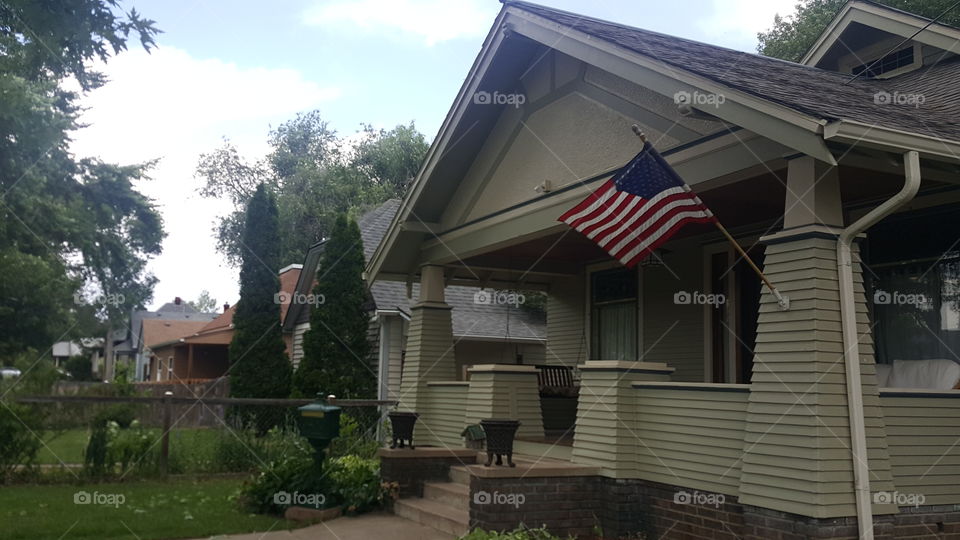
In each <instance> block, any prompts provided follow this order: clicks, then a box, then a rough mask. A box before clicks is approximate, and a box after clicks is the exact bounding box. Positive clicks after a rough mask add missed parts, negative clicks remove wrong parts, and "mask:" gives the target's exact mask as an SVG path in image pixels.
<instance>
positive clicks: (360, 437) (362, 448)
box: [328, 411, 380, 458]
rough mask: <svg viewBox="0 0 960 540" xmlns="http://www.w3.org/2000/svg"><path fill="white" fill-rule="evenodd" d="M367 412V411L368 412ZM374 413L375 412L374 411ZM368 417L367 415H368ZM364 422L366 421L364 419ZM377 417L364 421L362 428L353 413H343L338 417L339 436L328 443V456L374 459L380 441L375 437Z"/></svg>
mask: <svg viewBox="0 0 960 540" xmlns="http://www.w3.org/2000/svg"><path fill="white" fill-rule="evenodd" d="M368 412H369V411H368ZM374 412H376V411H374ZM368 416H369V415H368ZM364 420H368V419H366V418H364ZM378 420H379V417H377V418H375V419H373V420H372V421H366V422H365V424H366V425H367V426H368V427H366V428H365V427H364V425H363V424H361V422H360V421H358V420H357V418H356V417H355V416H354V414H353V412H352V411H351V412H349V413H348V412H346V411H344V412H343V414H341V415H340V435H338V436H337V438H336V439H334V440H333V441H331V442H330V447H329V451H328V453H329V455H330V457H332V458H335V457H341V456H349V455H356V456H360V457H362V458H374V457H376V456H377V450H379V449H380V441H378V440H377V437H376V424H377V421H378Z"/></svg>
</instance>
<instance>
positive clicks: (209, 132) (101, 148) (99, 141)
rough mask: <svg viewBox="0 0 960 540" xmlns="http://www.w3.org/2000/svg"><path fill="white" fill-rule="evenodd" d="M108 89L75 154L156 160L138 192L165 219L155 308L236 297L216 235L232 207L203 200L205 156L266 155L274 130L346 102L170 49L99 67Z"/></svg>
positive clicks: (271, 75) (156, 264) (87, 119)
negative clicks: (200, 174) (231, 147)
mask: <svg viewBox="0 0 960 540" xmlns="http://www.w3.org/2000/svg"><path fill="white" fill-rule="evenodd" d="M99 69H100V70H101V71H103V72H104V73H106V75H107V76H108V77H109V79H110V82H109V83H107V84H106V85H105V86H104V87H102V88H99V89H97V90H95V91H93V92H91V93H90V94H89V95H87V96H84V98H83V100H82V102H81V103H82V105H83V106H84V107H86V110H85V111H84V113H83V116H82V118H81V120H82V121H83V122H84V123H86V124H89V127H86V128H84V129H81V130H80V131H78V132H77V133H76V134H75V136H74V141H73V143H72V145H71V149H72V150H73V151H74V153H76V154H77V155H78V156H81V157H84V156H93V157H99V158H101V159H103V160H105V161H108V162H114V163H121V164H130V163H140V162H144V161H147V160H151V159H159V160H160V161H159V163H158V165H157V166H156V168H155V169H154V170H153V171H152V173H151V176H152V177H153V179H152V180H149V181H145V182H143V183H142V184H140V185H139V186H138V188H139V189H140V190H141V192H143V193H145V194H146V195H148V196H150V197H152V198H153V199H154V200H155V201H156V202H157V204H158V206H159V207H160V211H161V212H162V214H163V218H164V225H165V228H166V231H167V233H168V236H167V238H166V239H165V240H164V244H163V248H164V249H163V254H162V255H160V256H159V257H158V258H157V259H155V260H153V261H151V263H150V265H149V267H148V268H149V270H150V271H151V272H153V273H154V274H155V275H156V276H157V277H158V278H159V279H160V283H159V284H158V285H157V288H156V290H155V292H154V302H153V305H154V306H156V305H159V304H162V303H163V302H166V301H170V300H171V299H172V298H173V297H175V296H181V297H183V298H184V299H193V298H196V296H197V295H198V294H199V292H200V291H201V290H203V289H207V290H209V291H210V292H211V293H212V295H213V296H214V297H215V298H217V299H218V300H219V301H220V302H221V303H222V302H223V301H229V302H231V303H233V302H234V301H236V299H237V274H236V271H235V270H234V269H231V268H227V267H226V266H224V265H223V260H222V257H221V256H220V255H219V254H218V253H217V252H216V249H215V244H214V239H213V237H212V234H211V230H212V227H213V221H214V218H215V217H216V216H217V215H220V214H223V213H225V212H227V211H228V210H229V209H230V205H229V204H228V203H227V202H226V201H212V200H208V199H202V198H200V197H199V196H198V195H197V194H196V190H197V187H199V185H200V180H197V179H195V178H194V177H193V172H194V168H195V167H196V164H197V159H198V158H199V155H200V154H201V153H203V152H208V151H211V150H213V149H214V148H216V147H217V146H219V144H220V143H221V139H222V137H224V136H228V137H229V138H230V139H231V141H233V142H234V143H235V144H236V145H237V146H238V147H239V148H240V150H241V152H242V153H243V154H244V155H254V156H257V155H263V154H264V153H265V152H266V150H267V148H266V142H265V141H266V136H267V130H268V126H269V125H271V124H272V125H274V126H276V125H277V124H279V123H280V122H283V121H284V120H286V119H288V118H291V117H292V116H293V115H294V114H295V113H297V112H300V111H304V110H309V109H313V108H317V107H320V106H322V105H324V104H326V103H328V102H330V101H331V100H335V99H336V98H337V97H338V96H339V95H340V90H338V89H337V88H336V87H333V86H323V85H320V84H318V83H316V82H313V81H308V80H306V79H305V78H304V77H303V76H302V74H301V73H299V72H298V71H296V70H291V69H267V68H261V67H241V66H238V65H236V64H232V63H228V62H223V61H221V60H217V59H200V58H194V57H192V56H191V55H190V54H188V53H187V52H185V51H183V50H180V49H177V48H174V47H161V48H159V49H156V50H154V51H153V52H152V53H151V54H147V53H146V52H144V51H142V50H130V51H127V52H124V53H121V54H120V55H118V56H116V57H114V58H113V59H112V60H111V61H110V62H109V64H107V65H105V66H99Z"/></svg>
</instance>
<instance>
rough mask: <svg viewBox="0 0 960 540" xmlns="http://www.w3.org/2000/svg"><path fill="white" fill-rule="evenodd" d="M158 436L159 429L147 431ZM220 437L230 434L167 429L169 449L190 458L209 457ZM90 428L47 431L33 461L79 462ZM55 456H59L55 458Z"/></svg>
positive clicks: (210, 430) (81, 461) (211, 430)
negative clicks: (43, 443) (43, 444)
mask: <svg viewBox="0 0 960 540" xmlns="http://www.w3.org/2000/svg"><path fill="white" fill-rule="evenodd" d="M150 431H151V432H152V433H153V434H154V435H157V436H159V435H160V433H161V430H160V429H159V428H155V429H151V430H150ZM221 436H230V434H229V433H223V432H222V430H217V429H203V428H184V429H174V430H173V431H171V432H170V452H171V454H175V455H176V454H179V455H180V456H183V457H185V458H187V457H188V458H189V459H191V460H199V459H204V458H206V459H213V452H214V447H215V445H216V441H217V439H218V438H219V437H221ZM89 439H90V431H89V430H87V429H69V430H66V431H63V432H59V433H48V434H47V435H46V437H44V442H45V443H46V446H45V447H41V448H40V452H39V453H38V454H37V463H40V464H41V465H59V464H60V462H61V460H62V461H63V463H67V464H71V463H83V452H84V450H85V449H86V448H87V441H88V440H89ZM58 458H59V459H58Z"/></svg>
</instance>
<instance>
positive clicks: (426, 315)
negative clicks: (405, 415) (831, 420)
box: [398, 266, 457, 411]
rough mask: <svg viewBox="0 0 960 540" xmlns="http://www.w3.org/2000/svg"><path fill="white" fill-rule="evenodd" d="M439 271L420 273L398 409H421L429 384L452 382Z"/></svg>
mask: <svg viewBox="0 0 960 540" xmlns="http://www.w3.org/2000/svg"><path fill="white" fill-rule="evenodd" d="M443 289H444V279H443V268H442V267H440V266H424V267H423V268H421V270H420V298H419V300H418V301H417V303H416V304H414V305H413V306H412V307H411V308H410V310H411V314H410V327H409V330H408V333H407V353H406V357H405V360H404V363H403V378H402V380H401V383H400V396H399V401H400V403H399V405H398V409H399V410H401V411H416V410H417V409H418V407H422V406H423V405H424V404H425V402H424V397H425V394H426V392H427V382H429V381H454V380H456V378H457V377H456V365H455V362H454V356H453V326H452V324H451V320H450V306H449V305H447V303H446V302H445V301H444V297H443Z"/></svg>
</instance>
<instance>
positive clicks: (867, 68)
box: [851, 45, 916, 77]
mask: <svg viewBox="0 0 960 540" xmlns="http://www.w3.org/2000/svg"><path fill="white" fill-rule="evenodd" d="M914 48H915V47H914V46H913V45H910V46H909V47H904V48H903V49H900V50H898V51H894V52H892V53H890V54H887V55H886V56H883V57H882V58H879V59H875V60H871V61H870V62H867V63H865V64H861V65H859V66H855V67H854V68H853V69H852V70H851V72H852V73H853V74H854V75H863V76H865V77H880V76H881V75H884V74H887V73H890V72H892V71H896V70H899V69H901V68H905V67H909V66H912V65H913V64H914V63H915V62H916V58H915V52H914Z"/></svg>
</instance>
